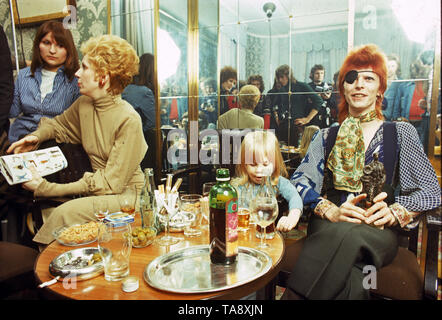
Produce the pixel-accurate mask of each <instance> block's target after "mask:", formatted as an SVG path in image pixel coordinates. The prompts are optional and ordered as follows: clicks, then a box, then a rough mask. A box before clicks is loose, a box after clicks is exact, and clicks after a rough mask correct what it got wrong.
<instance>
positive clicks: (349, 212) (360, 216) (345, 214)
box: [324, 193, 367, 223]
mask: <svg viewBox="0 0 442 320" xmlns="http://www.w3.org/2000/svg"><path fill="white" fill-rule="evenodd" d="M366 197H367V194H365V193H363V194H360V195H358V196H357V197H354V198H353V199H349V200H347V201H345V202H344V203H343V204H342V205H341V206H340V207H339V208H338V207H333V208H331V209H329V210H327V212H325V214H324V216H325V217H326V218H327V219H328V220H330V221H331V222H338V221H346V222H352V223H362V222H364V221H365V210H364V209H362V208H360V207H358V206H357V204H358V203H359V201H361V200H363V199H365V198H366Z"/></svg>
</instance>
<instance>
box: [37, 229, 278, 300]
mask: <svg viewBox="0 0 442 320" xmlns="http://www.w3.org/2000/svg"><path fill="white" fill-rule="evenodd" d="M207 229H208V228H207V226H206V227H203V234H202V235H201V236H199V237H185V236H184V235H183V233H174V235H175V236H178V237H182V238H183V241H181V242H179V243H178V244H176V245H173V246H170V247H164V246H159V245H158V244H157V243H155V242H154V243H153V244H151V245H149V246H147V247H145V248H132V252H131V255H130V275H134V276H137V277H138V278H139V289H138V290H136V291H135V292H131V293H127V292H124V291H123V290H122V286H121V281H116V282H110V281H106V280H105V279H104V274H101V275H99V276H97V277H95V278H92V279H88V280H84V281H76V282H71V283H70V282H69V281H65V282H66V283H64V284H63V282H60V281H59V282H57V283H55V284H53V285H51V286H48V287H45V288H43V289H41V290H44V291H45V292H44V293H45V295H49V296H50V297H51V298H62V299H66V298H68V299H79V300H198V299H226V300H235V299H240V298H242V297H245V296H247V295H249V294H251V293H253V292H256V291H258V290H259V289H262V288H264V287H265V286H266V285H267V284H268V283H270V282H271V281H272V280H273V278H274V277H275V276H276V275H277V274H278V272H279V271H280V268H281V260H282V257H283V255H284V251H285V245H284V240H283V237H282V235H281V234H280V233H279V232H276V233H275V237H274V238H273V239H271V240H267V243H268V244H269V245H270V248H266V249H265V250H264V251H265V252H266V253H267V254H269V256H270V257H271V258H272V267H271V268H270V269H269V271H268V272H267V273H265V274H264V275H262V276H261V277H259V278H257V279H254V280H253V281H251V282H248V283H245V284H243V285H240V286H238V287H234V288H230V289H226V290H222V291H218V292H211V293H191V294H181V293H173V292H167V291H162V290H158V289H156V288H153V287H151V286H150V285H149V284H147V282H146V281H145V280H144V278H143V272H144V269H145V267H146V266H147V265H148V264H149V263H150V262H151V261H152V260H154V259H155V258H156V257H158V256H160V255H163V254H166V253H168V252H171V251H174V250H178V249H182V248H185V247H190V246H194V245H202V244H206V245H207V244H208V243H209V232H208V230H207ZM161 235H162V234H159V235H158V236H161ZM158 236H157V237H158ZM259 240H260V239H258V238H256V237H255V229H254V226H251V230H249V231H247V232H239V237H238V241H239V246H243V247H251V248H256V246H257V245H258V244H259ZM81 247H97V242H94V243H92V244H89V245H84V246H78V247H68V246H63V245H61V244H59V243H58V242H57V241H53V242H52V243H51V244H49V245H48V246H47V247H46V248H45V249H44V250H43V251H42V252H41V253H40V255H39V256H38V258H37V261H36V264H35V267H34V271H35V275H36V278H37V281H39V282H40V283H41V282H45V281H48V280H51V279H52V278H53V277H52V276H51V274H50V273H49V264H50V263H51V261H52V260H53V259H54V258H55V257H57V256H58V255H59V254H61V253H63V252H66V251H69V250H72V249H77V248H81Z"/></svg>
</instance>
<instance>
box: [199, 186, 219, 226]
mask: <svg viewBox="0 0 442 320" xmlns="http://www.w3.org/2000/svg"><path fill="white" fill-rule="evenodd" d="M215 184H216V182H206V183H204V184H203V199H202V203H201V210H202V211H201V213H202V217H203V219H204V220H203V221H201V224H202V225H204V226H205V227H208V226H209V223H210V222H209V221H210V218H209V217H210V207H209V192H210V189H212V187H213V186H214V185H215Z"/></svg>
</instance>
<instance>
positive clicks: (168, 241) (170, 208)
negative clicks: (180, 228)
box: [155, 190, 181, 246]
mask: <svg viewBox="0 0 442 320" xmlns="http://www.w3.org/2000/svg"><path fill="white" fill-rule="evenodd" d="M157 191H158V190H155V196H156V197H157V204H158V214H159V215H160V218H161V217H163V218H164V236H162V237H161V238H158V239H157V240H156V242H157V243H158V244H159V245H160V246H171V245H173V244H177V243H178V242H180V241H181V239H179V238H177V237H172V236H171V235H169V222H170V219H171V218H172V217H173V216H175V214H176V213H177V212H178V208H177V201H178V192H174V193H168V194H164V193H162V194H158V192H157Z"/></svg>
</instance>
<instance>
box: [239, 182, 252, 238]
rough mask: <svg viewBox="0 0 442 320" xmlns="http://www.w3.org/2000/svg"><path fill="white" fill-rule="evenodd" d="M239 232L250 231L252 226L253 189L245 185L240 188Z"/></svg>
mask: <svg viewBox="0 0 442 320" xmlns="http://www.w3.org/2000/svg"><path fill="white" fill-rule="evenodd" d="M238 192H239V197H238V231H248V230H249V224H250V199H252V195H251V187H249V185H248V184H247V185H244V186H243V187H241V188H238Z"/></svg>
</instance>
